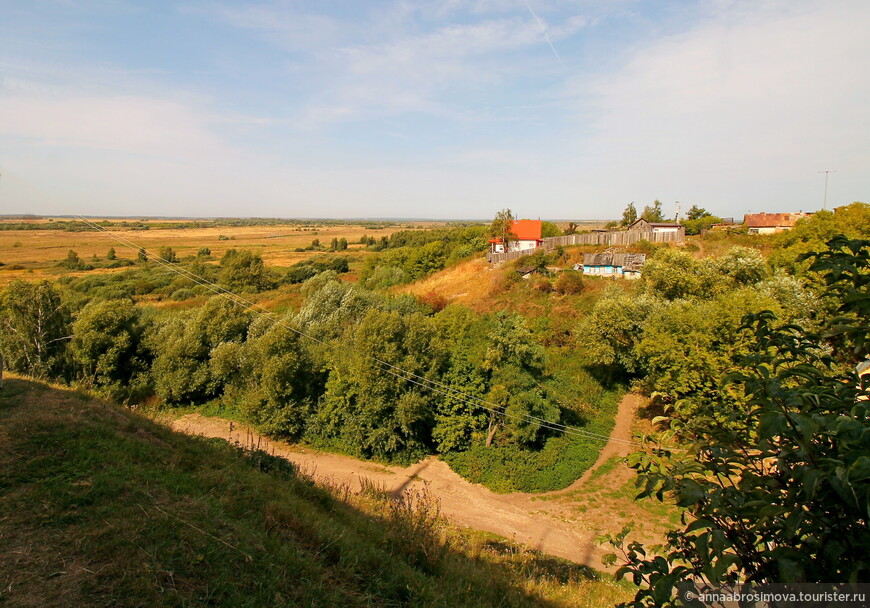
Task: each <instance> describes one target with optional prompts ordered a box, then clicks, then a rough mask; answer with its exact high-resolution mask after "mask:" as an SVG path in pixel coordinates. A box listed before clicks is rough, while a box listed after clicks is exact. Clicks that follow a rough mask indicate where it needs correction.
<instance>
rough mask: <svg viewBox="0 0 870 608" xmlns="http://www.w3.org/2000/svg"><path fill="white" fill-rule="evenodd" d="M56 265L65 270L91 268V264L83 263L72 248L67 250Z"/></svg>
mask: <svg viewBox="0 0 870 608" xmlns="http://www.w3.org/2000/svg"><path fill="white" fill-rule="evenodd" d="M58 266H60V267H62V268H66V269H67V270H91V269H92V268H93V266H90V265H89V264H86V263H84V262H83V261H82V260H81V258H80V257H79V254H78V253H76V252H75V251H73V250H72V249H70V250H69V251H68V252H67V254H66V258H65V259H64V260H63V261H61V262H60V263H58Z"/></svg>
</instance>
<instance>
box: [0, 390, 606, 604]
mask: <svg viewBox="0 0 870 608" xmlns="http://www.w3.org/2000/svg"><path fill="white" fill-rule="evenodd" d="M0 451H2V452H3V454H4V455H3V456H2V457H0V462H2V465H3V466H0V512H3V513H7V514H9V515H8V517H5V518H3V519H2V520H0V572H5V573H7V574H6V578H5V579H4V580H2V581H0V582H2V583H3V585H2V587H3V589H2V591H0V603H2V602H4V601H5V602H9V603H10V605H42V606H60V605H76V606H98V605H99V606H104V605H107V604H110V603H111V604H113V605H118V606H139V605H151V606H163V605H194V604H197V605H199V604H205V605H226V606H252V607H253V606H256V607H257V608H260V607H261V606H278V605H310V606H406V605H414V606H445V607H447V606H451V607H452V606H538V607H549V606H558V605H562V604H561V603H559V602H557V601H555V600H554V599H550V597H548V596H554V597H555V596H560V597H563V596H564V587H565V586H566V585H575V584H576V585H580V584H587V585H588V584H590V581H592V580H594V579H595V577H596V575H595V573H594V571H592V570H590V569H588V568H584V567H581V566H577V565H575V564H571V563H570V562H565V561H563V560H559V559H556V558H551V557H547V556H544V555H541V554H538V553H535V552H530V551H523V550H522V549H519V548H517V547H515V546H513V545H511V544H510V543H508V542H507V541H492V540H490V541H487V542H486V543H483V544H482V545H479V544H478V545H475V544H474V542H473V541H471V540H469V538H468V537H463V536H461V535H457V534H456V533H455V532H450V531H448V530H447V529H445V528H444V527H443V522H442V521H441V520H440V519H439V518H437V517H436V515H437V509H436V508H435V507H434V506H433V503H432V502H431V497H428V498H426V497H420V496H416V497H415V496H406V497H403V498H400V499H399V498H396V497H377V496H374V497H372V496H361V495H350V494H349V493H348V491H347V489H346V488H344V489H342V488H332V489H327V488H323V487H320V486H317V485H315V484H314V483H313V482H312V481H311V480H310V479H308V478H305V477H304V476H300V475H299V474H298V473H297V472H296V470H295V468H294V467H293V465H292V464H290V463H289V462H287V461H285V460H283V459H280V458H277V457H274V456H270V455H268V454H266V453H263V452H258V451H250V450H244V449H240V448H238V447H234V446H231V445H230V444H227V443H226V442H220V441H215V440H206V439H202V438H195V437H189V436H186V435H183V434H181V433H176V432H174V431H172V430H170V429H168V428H166V427H164V426H161V425H159V424H157V423H155V422H153V421H151V420H149V419H147V418H144V417H142V416H139V415H137V414H135V413H133V412H131V411H129V410H125V409H123V408H120V407H117V406H113V405H109V404H106V403H103V402H99V401H97V400H91V399H82V398H81V394H77V393H75V392H74V391H69V390H65V389H62V388H58V387H52V386H49V385H46V384H43V383H40V382H36V381H31V380H26V379H23V378H8V379H6V381H5V386H4V387H3V389H2V390H0ZM342 496H343V497H344V498H346V499H347V500H340V499H339V498H340V497H342ZM427 500H428V501H429V502H427ZM403 501H404V502H403ZM517 556H519V557H517ZM578 593H586V591H583V590H581V591H578ZM613 599H615V600H618V599H623V598H621V597H616V598H613ZM25 600H26V601H25ZM611 603H612V602H611ZM601 605H606V603H604V604H601Z"/></svg>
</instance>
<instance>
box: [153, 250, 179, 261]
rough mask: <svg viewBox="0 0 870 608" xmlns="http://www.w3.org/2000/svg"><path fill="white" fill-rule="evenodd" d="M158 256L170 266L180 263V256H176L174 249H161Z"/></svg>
mask: <svg viewBox="0 0 870 608" xmlns="http://www.w3.org/2000/svg"><path fill="white" fill-rule="evenodd" d="M158 256H159V257H160V258H161V259H162V260H163V261H164V262H169V263H170V264H175V263H177V262H178V256H177V255H176V254H175V250H174V249H172V247H161V248H160V253H159V254H158Z"/></svg>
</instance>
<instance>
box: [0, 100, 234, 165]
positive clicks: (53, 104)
mask: <svg viewBox="0 0 870 608" xmlns="http://www.w3.org/2000/svg"><path fill="white" fill-rule="evenodd" d="M0 116H3V120H2V122H0V135H2V136H6V137H16V138H22V139H26V140H33V141H35V142H38V143H39V144H42V145H48V146H60V147H74V148H86V149H101V150H113V151H117V152H128V153H137V154H154V155H160V156H173V157H174V156H191V155H195V154H199V153H203V152H206V151H208V152H209V153H210V154H213V153H214V152H215V151H216V150H218V149H220V148H222V147H223V144H222V142H221V141H220V139H219V138H217V137H215V136H214V135H213V134H212V133H211V132H210V131H209V129H208V127H207V125H206V123H205V121H204V120H203V118H202V116H201V114H199V113H197V112H196V111H195V110H193V109H191V108H188V107H186V106H184V105H181V104H178V103H175V102H172V101H166V100H161V99H151V98H143V97H130V96H120V97H94V96H80V95H78V96H77V95H72V96H68V97H64V98H46V97H37V96H29V95H28V96H9V97H0Z"/></svg>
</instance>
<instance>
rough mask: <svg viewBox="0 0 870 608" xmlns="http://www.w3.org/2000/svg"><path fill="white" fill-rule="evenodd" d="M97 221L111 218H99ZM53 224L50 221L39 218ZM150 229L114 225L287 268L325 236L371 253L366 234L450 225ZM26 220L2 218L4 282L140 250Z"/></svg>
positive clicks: (121, 232) (148, 240) (189, 250)
mask: <svg viewBox="0 0 870 608" xmlns="http://www.w3.org/2000/svg"><path fill="white" fill-rule="evenodd" d="M91 221H94V222H100V221H105V220H101V219H99V218H95V219H93V220H91ZM38 223H40V224H47V223H48V220H39V221H38ZM140 223H141V224H143V225H144V226H146V227H147V229H142V228H141V227H137V228H125V227H122V226H111V227H109V228H107V230H111V231H112V232H113V233H114V234H117V236H120V237H123V238H124V239H128V240H129V241H131V242H133V243H135V244H136V245H137V246H138V247H144V248H145V249H147V250H149V251H154V252H156V251H158V250H159V248H161V247H171V248H172V249H173V250H174V251H175V252H176V253H177V254H178V256H179V257H187V256H193V255H196V253H197V251H199V249H200V248H202V247H208V248H209V249H210V250H211V252H212V255H213V256H214V257H218V258H219V257H221V256H222V255H223V254H224V253H226V251H227V250H229V249H233V248H235V249H240V248H241V249H251V250H254V251H257V252H258V253H259V254H260V255H261V256H262V257H263V259H264V261H266V262H267V263H268V264H270V265H273V266H277V267H284V266H290V265H292V264H294V263H296V262H299V261H301V260H304V259H306V258H308V257H310V256H312V255H314V254H315V253H316V252H312V251H308V252H305V251H301V252H300V251H296V249H300V248H301V249H304V248H306V247H308V246H309V245H311V242H312V240H314V239H319V240H320V242H321V243H323V244H324V245H327V246H328V245H329V243H330V241H331V240H332V239H333V238H338V239H341V238H344V239H347V242H348V252H353V253H358V254H359V255H360V256H364V255H366V253H367V252H366V251H365V247H364V246H363V245H360V239H361V238H362V236H363V235H367V236H372V237H375V238H377V239H380V238H381V237H389V236H390V235H392V234H393V233H394V232H396V231H398V230H407V229H412V230H422V229H426V228H433V227H438V226H443V225H445V223H444V222H416V223H407V222H405V223H401V224H389V223H368V224H365V225H362V224H342V223H338V222H329V223H318V222H316V221H312V222H310V223H286V224H274V225H272V224H269V225H255V226H212V227H201V228H200V227H193V228H167V227H165V226H166V222H165V221H161V220H146V221H143V222H140ZM18 224H21V221H20V220H17V219H16V220H11V219H5V220H0V262H2V263H3V264H5V266H3V267H0V285H5V284H7V283H9V282H10V281H12V280H14V279H16V278H26V279H28V280H34V279H39V278H52V277H57V276H59V275H60V274H64V272H63V271H61V270H59V269H57V268H56V265H57V263H58V262H60V261H62V260H63V259H64V258H65V257H66V256H67V252H68V251H70V250H73V251H75V252H76V253H78V255H79V256H80V257H81V258H82V259H83V260H86V261H87V260H93V259H94V258H95V257H96V258H97V259H98V260H99V259H102V260H105V257H106V253H107V251H108V250H109V248H110V247H114V248H115V250H116V251H117V255H118V257H119V258H127V259H135V258H136V249H135V248H133V249H129V248H125V247H124V246H123V245H120V244H119V243H118V242H116V241H115V240H113V239H112V237H111V236H110V235H108V234H105V233H101V232H97V231H81V232H78V231H76V232H74V231H68V230H47V229H41V230H27V229H24V230H9V229H3V227H4V225H6V226H7V227H9V226H11V225H18ZM114 271H115V270H114V269H101V268H96V269H95V270H94V271H91V272H114Z"/></svg>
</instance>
